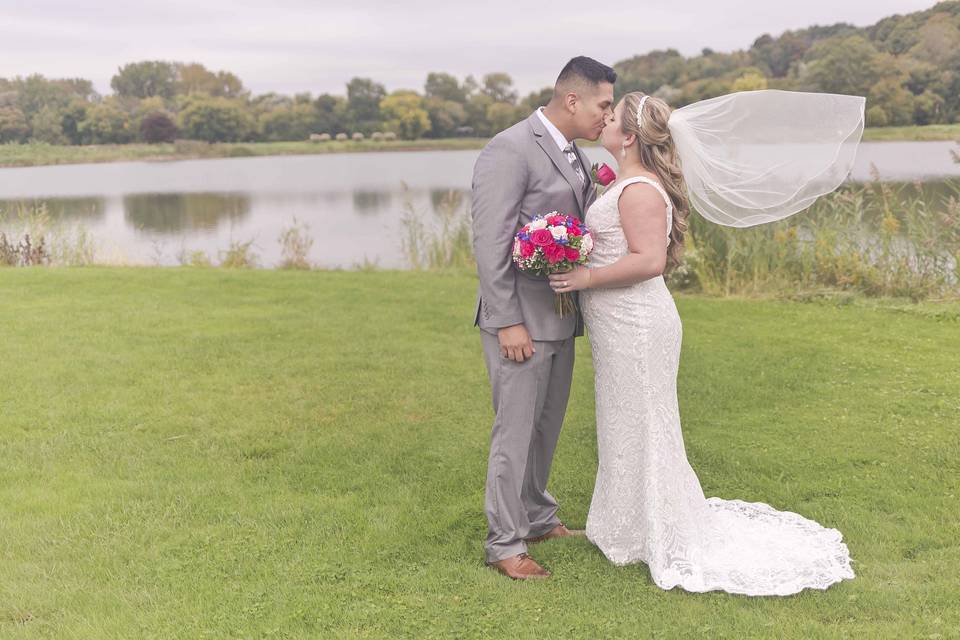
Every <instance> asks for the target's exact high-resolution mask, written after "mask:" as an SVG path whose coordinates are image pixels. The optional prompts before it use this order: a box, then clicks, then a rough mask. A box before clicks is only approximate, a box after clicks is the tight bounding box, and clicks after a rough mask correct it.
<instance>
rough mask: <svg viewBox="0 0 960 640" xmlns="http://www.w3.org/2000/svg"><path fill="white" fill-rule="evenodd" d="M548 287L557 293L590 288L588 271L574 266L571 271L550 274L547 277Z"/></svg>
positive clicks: (585, 268) (582, 267)
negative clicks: (548, 279) (548, 280)
mask: <svg viewBox="0 0 960 640" xmlns="http://www.w3.org/2000/svg"><path fill="white" fill-rule="evenodd" d="M549 278H550V286H551V287H552V288H553V290H554V291H555V292H557V293H570V292H571V291H580V290H582V289H588V288H589V287H590V269H588V268H587V267H584V266H579V265H578V266H576V267H574V268H573V270H572V271H564V272H563V273H552V274H550V276H549Z"/></svg>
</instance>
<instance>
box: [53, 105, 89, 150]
mask: <svg viewBox="0 0 960 640" xmlns="http://www.w3.org/2000/svg"><path fill="white" fill-rule="evenodd" d="M90 107H91V105H90V103H88V102H86V101H85V100H82V99H80V98H74V99H73V100H71V101H70V104H68V105H67V106H66V107H64V108H63V110H62V111H61V118H60V126H61V128H62V129H63V135H65V136H66V137H67V140H68V141H69V142H70V144H84V137H83V135H82V134H81V133H80V124H81V123H82V122H83V121H84V120H86V119H87V110H88V109H89V108H90Z"/></svg>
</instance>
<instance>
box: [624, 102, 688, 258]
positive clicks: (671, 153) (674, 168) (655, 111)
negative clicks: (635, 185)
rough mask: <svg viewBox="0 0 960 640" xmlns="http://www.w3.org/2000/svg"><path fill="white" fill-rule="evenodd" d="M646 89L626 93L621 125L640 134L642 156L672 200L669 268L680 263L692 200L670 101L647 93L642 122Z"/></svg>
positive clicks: (627, 133)
mask: <svg viewBox="0 0 960 640" xmlns="http://www.w3.org/2000/svg"><path fill="white" fill-rule="evenodd" d="M644 95H645V94H644V93H642V92H640V91H634V92H632V93H628V94H626V95H625V96H623V118H622V120H621V122H622V124H621V129H622V131H623V133H624V134H626V135H629V134H631V133H632V134H634V135H636V136H637V141H638V145H637V146H638V147H639V149H640V160H641V162H643V164H644V166H646V167H647V168H649V169H650V170H651V171H653V172H654V173H655V174H656V175H657V177H658V178H659V180H660V184H661V185H662V186H663V188H664V190H665V191H666V192H667V195H668V196H669V197H670V202H672V203H673V227H672V228H671V229H669V235H670V246H669V247H668V248H667V266H666V271H667V272H669V271H671V270H672V269H674V268H676V267H677V266H678V265H679V264H680V258H681V256H682V255H683V238H684V234H685V233H686V231H687V216H689V215H690V203H689V201H688V200H687V194H686V184H685V183H684V181H683V174H682V173H680V159H679V157H678V156H677V148H676V146H675V145H674V144H673V137H672V136H671V135H670V129H669V128H667V122H668V121H669V119H670V113H671V109H670V105H668V104H667V103H666V102H664V101H663V100H661V99H660V98H657V97H655V96H648V97H647V100H646V102H644V104H643V113H642V120H643V126H642V127H641V126H638V123H637V107H639V106H640V100H641V98H643V97H644Z"/></svg>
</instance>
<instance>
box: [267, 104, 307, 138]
mask: <svg viewBox="0 0 960 640" xmlns="http://www.w3.org/2000/svg"><path fill="white" fill-rule="evenodd" d="M316 121H317V111H316V109H315V108H314V105H313V104H312V102H306V103H304V102H300V103H299V104H292V105H290V106H288V107H283V108H280V109H276V110H274V111H268V112H266V113H264V114H262V115H261V116H260V119H259V121H258V123H257V124H258V127H257V128H258V129H259V131H260V135H261V136H262V138H263V139H264V140H270V141H278V140H306V139H308V138H309V137H310V134H311V133H314V128H315V125H316Z"/></svg>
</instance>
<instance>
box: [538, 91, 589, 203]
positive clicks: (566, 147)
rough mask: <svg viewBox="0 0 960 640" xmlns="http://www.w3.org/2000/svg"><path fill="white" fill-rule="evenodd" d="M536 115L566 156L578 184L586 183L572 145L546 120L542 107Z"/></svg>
mask: <svg viewBox="0 0 960 640" xmlns="http://www.w3.org/2000/svg"><path fill="white" fill-rule="evenodd" d="M537 115H538V116H540V120H541V121H542V122H543V126H545V127H546V128H547V131H548V132H550V137H551V138H553V141H554V142H556V143H557V146H558V147H560V153H562V154H564V155H565V156H566V158H567V161H568V162H569V163H570V166H572V167H573V171H574V173H576V174H577V177H578V178H580V183H581V184H583V183H584V182H586V180H587V177H586V175H584V173H583V166H582V165H581V164H580V159H579V158H578V157H577V154H576V152H575V151H574V150H573V143H572V142H570V141H568V140H567V138H566V136H564V135H563V134H562V133H560V129H557V126H556V125H555V124H553V123H552V122H550V118H548V117H547V115H546V114H545V113H544V112H543V107H540V108H539V109H537Z"/></svg>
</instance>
